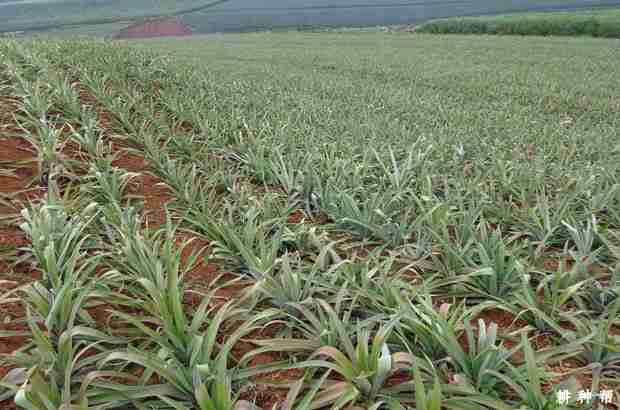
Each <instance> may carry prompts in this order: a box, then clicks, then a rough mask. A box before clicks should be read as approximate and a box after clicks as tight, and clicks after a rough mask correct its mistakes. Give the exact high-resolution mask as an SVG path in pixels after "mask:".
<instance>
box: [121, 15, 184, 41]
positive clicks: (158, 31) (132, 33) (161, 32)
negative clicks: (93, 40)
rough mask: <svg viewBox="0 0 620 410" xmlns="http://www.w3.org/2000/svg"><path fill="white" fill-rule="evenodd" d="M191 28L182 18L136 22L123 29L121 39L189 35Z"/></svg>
mask: <svg viewBox="0 0 620 410" xmlns="http://www.w3.org/2000/svg"><path fill="white" fill-rule="evenodd" d="M191 34H192V31H191V29H190V28H189V27H188V26H186V25H185V24H183V22H182V21H181V19H180V18H172V19H158V20H150V21H143V22H138V23H135V24H133V25H131V26H129V27H126V28H124V29H123V30H121V31H120V32H119V33H118V34H117V35H116V36H115V37H116V38H119V39H130V38H149V37H177V36H189V35H191Z"/></svg>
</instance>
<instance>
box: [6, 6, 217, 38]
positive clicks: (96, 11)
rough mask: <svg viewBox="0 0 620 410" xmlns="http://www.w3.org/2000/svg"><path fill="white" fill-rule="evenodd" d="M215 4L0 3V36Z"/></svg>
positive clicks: (186, 9) (192, 9)
mask: <svg viewBox="0 0 620 410" xmlns="http://www.w3.org/2000/svg"><path fill="white" fill-rule="evenodd" d="M219 2H220V1H218V0H201V1H196V0H180V1H172V0H132V1H131V2H127V1H122V0H77V1H76V0H73V1H57V0H56V1H55V0H49V1H44V0H43V1H31V0H24V1H10V2H4V3H0V32H7V31H22V30H24V31H28V30H50V29H54V28H58V27H67V26H72V25H94V24H106V23H113V22H117V21H122V20H127V19H133V18H143V17H150V16H159V15H172V14H178V13H187V12H190V13H191V12H195V11H196V10H199V9H202V8H204V7H209V6H210V5H212V4H218V3H219Z"/></svg>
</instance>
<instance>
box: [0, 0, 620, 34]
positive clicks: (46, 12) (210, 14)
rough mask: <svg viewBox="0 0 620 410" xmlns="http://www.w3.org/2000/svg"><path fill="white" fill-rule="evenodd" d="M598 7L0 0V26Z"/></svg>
mask: <svg viewBox="0 0 620 410" xmlns="http://www.w3.org/2000/svg"><path fill="white" fill-rule="evenodd" d="M603 7H607V8H609V7H620V0H519V1H498V0H406V1H399V0H303V1H300V0H258V1H257V0H177V1H170V0H131V1H125V0H9V1H0V32H12V31H36V32H40V31H50V30H58V29H63V30H71V31H75V30H76V29H84V30H85V31H86V32H88V33H92V32H101V31H102V30H106V29H107V28H108V27H106V26H108V25H110V24H114V23H119V22H120V23H126V22H127V20H131V19H141V18H144V17H149V16H151V17H152V16H167V15H168V16H169V15H182V16H183V18H184V20H185V21H186V22H187V23H188V24H190V26H191V27H192V29H193V30H194V31H195V32H197V33H214V32H231V31H232V32H239V31H260V30H273V29H283V28H300V27H302V28H306V29H307V28H311V29H316V28H321V27H343V26H352V27H368V26H389V25H399V24H420V23H423V22H425V21H428V20H430V19H438V18H446V17H452V16H475V15H483V14H505V13H518V12H534V11H559V10H564V11H567V10H583V9H598V8H603ZM88 26H90V27H88ZM113 33H114V31H112V32H107V34H113Z"/></svg>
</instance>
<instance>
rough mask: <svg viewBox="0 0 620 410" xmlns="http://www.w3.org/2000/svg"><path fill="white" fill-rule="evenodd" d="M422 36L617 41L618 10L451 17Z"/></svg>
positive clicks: (429, 27)
mask: <svg viewBox="0 0 620 410" xmlns="http://www.w3.org/2000/svg"><path fill="white" fill-rule="evenodd" d="M417 31H418V32H421V33H439V34H518V35H528V36H549V35H553V36H592V37H607V38H620V10H618V9H608V10H599V11H580V12H559V13H525V14H512V15H505V16H487V17H453V18H448V19H442V20H433V21H431V22H429V23H426V24H423V25H422V26H420V27H418V29H417Z"/></svg>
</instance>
